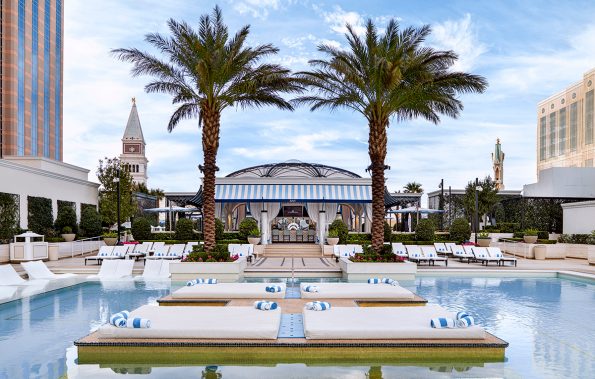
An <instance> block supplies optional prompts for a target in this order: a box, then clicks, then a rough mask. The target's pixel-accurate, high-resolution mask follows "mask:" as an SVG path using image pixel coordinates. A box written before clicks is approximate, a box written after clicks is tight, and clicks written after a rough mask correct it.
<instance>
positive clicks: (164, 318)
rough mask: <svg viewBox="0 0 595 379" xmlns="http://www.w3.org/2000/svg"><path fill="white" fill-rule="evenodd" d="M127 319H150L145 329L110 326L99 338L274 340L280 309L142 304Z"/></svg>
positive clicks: (101, 329) (98, 332) (279, 318)
mask: <svg viewBox="0 0 595 379" xmlns="http://www.w3.org/2000/svg"><path fill="white" fill-rule="evenodd" d="M129 317H140V318H146V319H149V320H151V327H150V328H147V329H134V328H118V327H115V326H113V325H110V324H105V325H103V326H101V327H100V328H99V329H98V331H97V338H99V339H130V338H134V339H137V338H142V339H264V340H271V339H277V334H278V332H279V325H280V323H281V309H280V308H277V309H276V310H273V311H261V310H258V309H255V308H254V307H200V308H196V307H158V306H154V305H143V306H142V307H140V308H138V309H136V310H134V311H132V312H130V316H129Z"/></svg>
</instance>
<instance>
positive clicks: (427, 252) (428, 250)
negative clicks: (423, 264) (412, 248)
mask: <svg viewBox="0 0 595 379" xmlns="http://www.w3.org/2000/svg"><path fill="white" fill-rule="evenodd" d="M421 252H422V254H423V255H424V257H426V258H427V259H428V264H432V265H435V264H436V262H444V264H445V265H446V266H448V258H444V257H439V256H438V254H436V249H435V248H434V246H422V247H421Z"/></svg>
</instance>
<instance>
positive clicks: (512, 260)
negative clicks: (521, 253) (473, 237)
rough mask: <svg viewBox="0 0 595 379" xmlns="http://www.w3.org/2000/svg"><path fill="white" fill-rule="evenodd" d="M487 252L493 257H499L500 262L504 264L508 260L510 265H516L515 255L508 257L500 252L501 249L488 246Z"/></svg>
mask: <svg viewBox="0 0 595 379" xmlns="http://www.w3.org/2000/svg"><path fill="white" fill-rule="evenodd" d="M488 254H489V255H490V256H491V257H493V258H500V264H501V265H502V266H504V263H505V262H510V265H511V266H512V264H514V267H516V265H517V260H516V258H515V257H508V256H506V255H504V254H502V250H500V248H499V247H488Z"/></svg>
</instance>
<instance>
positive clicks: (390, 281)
mask: <svg viewBox="0 0 595 379" xmlns="http://www.w3.org/2000/svg"><path fill="white" fill-rule="evenodd" d="M382 283H384V284H390V285H391V286H398V285H399V282H397V281H396V280H394V279H391V278H382Z"/></svg>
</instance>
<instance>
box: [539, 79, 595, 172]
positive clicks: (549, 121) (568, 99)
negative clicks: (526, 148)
mask: <svg viewBox="0 0 595 379" xmlns="http://www.w3.org/2000/svg"><path fill="white" fill-rule="evenodd" d="M594 88H595V69H592V70H590V71H588V72H586V73H585V74H584V75H583V79H582V80H581V81H579V82H577V83H575V84H572V85H571V86H569V87H567V88H566V89H564V90H562V91H560V92H558V93H556V94H554V95H552V96H550V97H548V98H547V99H545V100H543V101H541V102H539V103H538V104H537V177H538V178H539V176H540V172H541V171H543V170H545V169H548V168H552V167H593V159H594V158H595V138H594V136H593V132H594V129H593V126H594V123H595V119H594V117H595V116H594V111H593V109H594V107H595V102H594V101H595V100H594V96H593V94H594V91H593V90H594Z"/></svg>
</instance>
